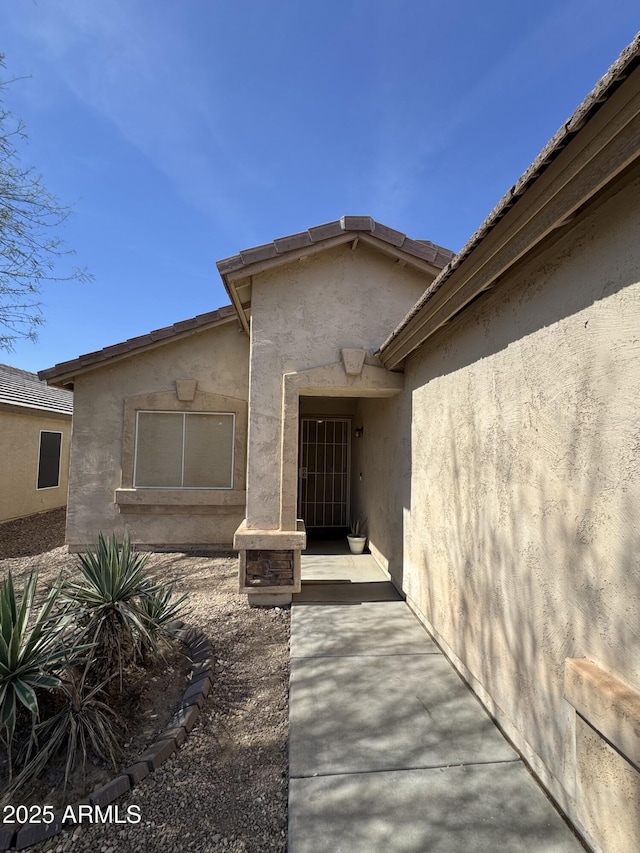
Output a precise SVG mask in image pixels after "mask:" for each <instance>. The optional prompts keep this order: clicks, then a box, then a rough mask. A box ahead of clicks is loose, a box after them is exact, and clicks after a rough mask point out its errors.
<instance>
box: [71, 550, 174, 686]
mask: <svg viewBox="0 0 640 853" xmlns="http://www.w3.org/2000/svg"><path fill="white" fill-rule="evenodd" d="M146 562H147V555H142V554H139V553H138V552H137V551H136V549H135V547H134V546H133V545H132V543H131V540H130V538H129V534H128V533H125V535H124V539H123V542H122V545H121V546H120V545H119V544H118V540H117V538H116V535H115V534H113V535H112V536H111V537H110V538H109V539H105V537H104V536H103V535H102V533H101V534H100V535H99V537H98V545H97V548H96V550H95V552H88V553H86V554H80V555H78V568H79V569H80V573H81V575H82V579H81V580H80V581H78V582H75V581H69V582H68V583H67V584H66V585H65V587H64V592H63V594H64V596H65V598H66V599H67V600H68V601H70V602H72V603H73V605H74V607H75V608H76V611H77V617H78V624H79V626H80V627H81V630H82V632H83V634H82V636H83V638H85V639H86V640H88V641H89V642H90V643H92V644H93V650H92V652H91V659H92V672H93V674H92V677H93V680H94V682H95V681H99V680H102V679H104V678H108V677H109V676H110V675H111V674H112V673H114V672H115V673H117V675H118V677H119V684H120V690H122V685H123V677H124V669H125V666H126V664H127V663H129V662H135V661H137V660H139V659H140V658H142V657H147V656H148V655H151V656H154V655H156V654H157V651H158V643H157V633H158V632H157V631H156V630H155V629H154V628H153V625H152V623H151V621H150V617H149V608H148V606H147V605H146V604H145V603H144V602H145V601H147V600H148V599H149V598H150V597H151V598H153V597H154V596H155V595H156V594H160V595H161V590H162V586H161V585H160V584H158V583H156V582H155V581H154V580H153V579H152V578H150V577H149V575H148V574H147V572H146V568H145V566H146ZM165 607H166V605H165Z"/></svg>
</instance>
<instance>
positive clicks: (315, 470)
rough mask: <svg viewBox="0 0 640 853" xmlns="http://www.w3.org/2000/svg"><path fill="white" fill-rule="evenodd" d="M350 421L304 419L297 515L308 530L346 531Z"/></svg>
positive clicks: (301, 428)
mask: <svg viewBox="0 0 640 853" xmlns="http://www.w3.org/2000/svg"><path fill="white" fill-rule="evenodd" d="M350 483H351V420H350V419H349V418H332V417H328V418H322V417H320V418H308V417H303V418H301V422H300V461H299V467H298V513H299V517H300V518H302V519H303V520H304V523H305V526H306V527H307V528H314V527H316V528H318V527H347V526H348V525H349V508H350V507H349V501H350Z"/></svg>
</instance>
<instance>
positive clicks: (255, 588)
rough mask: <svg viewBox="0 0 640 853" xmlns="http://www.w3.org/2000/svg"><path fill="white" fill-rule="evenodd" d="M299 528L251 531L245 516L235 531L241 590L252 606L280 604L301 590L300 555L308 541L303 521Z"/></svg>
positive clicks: (299, 522) (234, 540)
mask: <svg viewBox="0 0 640 853" xmlns="http://www.w3.org/2000/svg"><path fill="white" fill-rule="evenodd" d="M297 524H298V529H297V530H252V529H250V528H248V527H247V523H246V519H245V520H244V521H243V522H242V524H241V525H240V527H239V528H238V529H237V530H236V533H235V536H234V538H233V545H234V548H237V550H238V557H239V560H238V563H239V575H240V587H239V588H240V592H241V593H245V594H246V595H248V597H249V604H250V605H251V606H252V607H281V606H283V605H286V604H290V603H291V595H292V593H294V592H300V588H301V578H300V555H301V551H302V549H303V548H305V547H306V544H307V534H306V531H305V529H304V522H302V521H298V522H297Z"/></svg>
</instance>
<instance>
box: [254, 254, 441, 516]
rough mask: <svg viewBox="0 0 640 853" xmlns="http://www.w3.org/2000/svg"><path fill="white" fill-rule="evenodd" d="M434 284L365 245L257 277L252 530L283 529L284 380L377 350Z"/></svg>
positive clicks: (309, 258) (307, 259) (319, 256)
mask: <svg viewBox="0 0 640 853" xmlns="http://www.w3.org/2000/svg"><path fill="white" fill-rule="evenodd" d="M430 280H431V279H430V277H427V276H425V275H422V274H420V273H418V272H416V271H414V270H412V269H409V268H408V267H407V268H404V269H403V268H400V267H399V266H398V265H397V264H396V263H395V261H394V260H393V259H392V258H390V257H387V256H386V255H383V254H381V253H380V252H378V251H375V250H374V249H372V248H370V247H368V246H366V245H361V246H358V248H357V249H356V251H352V249H351V245H344V246H339V247H336V248H334V249H331V250H327V251H324V252H321V253H319V254H316V255H312V256H310V257H307V258H304V259H303V260H301V261H295V262H292V263H291V264H287V265H285V266H281V267H278V268H277V269H274V270H272V271H269V272H264V273H261V274H259V275H256V276H254V277H253V284H252V298H251V347H252V350H251V391H250V406H251V423H250V426H249V493H248V496H247V524H248V526H250V527H253V528H257V529H260V528H262V529H265V530H276V529H278V526H279V510H280V470H279V460H280V447H281V425H282V399H283V396H282V395H283V390H282V376H283V374H285V373H292V372H294V371H300V370H306V369H309V368H315V367H321V366H323V365H328V364H334V363H336V362H339V361H340V359H341V350H342V349H343V348H356V349H360V348H362V349H366V350H375V349H377V347H379V346H380V344H381V343H382V342H383V341H384V339H385V338H386V336H387V335H388V334H389V330H390V329H392V328H393V327H394V325H395V324H396V323H398V322H399V321H400V320H401V319H402V317H403V316H404V315H405V314H406V312H407V311H408V310H409V308H411V306H412V305H413V304H414V303H415V301H416V300H417V299H418V297H419V296H420V295H421V294H422V293H423V291H424V290H425V289H426V287H427V285H428V284H429V281H430Z"/></svg>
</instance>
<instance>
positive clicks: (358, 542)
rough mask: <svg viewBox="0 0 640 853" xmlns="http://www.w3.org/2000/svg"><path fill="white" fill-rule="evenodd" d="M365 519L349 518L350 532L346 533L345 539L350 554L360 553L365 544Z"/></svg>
mask: <svg viewBox="0 0 640 853" xmlns="http://www.w3.org/2000/svg"><path fill="white" fill-rule="evenodd" d="M366 524H367V520H366V518H365V519H364V520H363V519H361V518H354V519H352V520H351V533H347V541H348V542H349V549H350V550H351V553H352V554H362V552H363V551H364V546H365V545H366V544H367V537H366V535H365V528H366Z"/></svg>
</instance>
